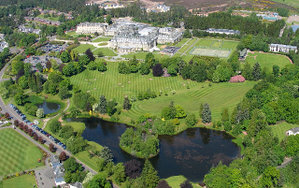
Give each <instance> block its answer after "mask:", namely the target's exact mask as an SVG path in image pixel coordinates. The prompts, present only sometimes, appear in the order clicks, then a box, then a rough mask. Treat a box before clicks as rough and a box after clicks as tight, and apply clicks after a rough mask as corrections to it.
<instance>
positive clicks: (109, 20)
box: [106, 14, 112, 25]
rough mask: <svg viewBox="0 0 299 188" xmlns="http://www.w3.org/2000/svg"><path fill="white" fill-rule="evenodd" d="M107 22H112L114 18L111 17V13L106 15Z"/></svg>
mask: <svg viewBox="0 0 299 188" xmlns="http://www.w3.org/2000/svg"><path fill="white" fill-rule="evenodd" d="M106 23H107V24H109V25H110V24H112V19H111V15H110V14H108V15H107V16H106Z"/></svg>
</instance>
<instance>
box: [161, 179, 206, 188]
mask: <svg viewBox="0 0 299 188" xmlns="http://www.w3.org/2000/svg"><path fill="white" fill-rule="evenodd" d="M165 180H166V181H167V183H168V185H169V186H170V187H172V188H180V185H181V184H182V183H184V182H185V181H186V180H187V178H185V177H184V176H171V177H169V178H167V179H165ZM191 184H192V186H193V187H194V188H200V187H201V186H200V185H198V184H196V183H192V182H191Z"/></svg>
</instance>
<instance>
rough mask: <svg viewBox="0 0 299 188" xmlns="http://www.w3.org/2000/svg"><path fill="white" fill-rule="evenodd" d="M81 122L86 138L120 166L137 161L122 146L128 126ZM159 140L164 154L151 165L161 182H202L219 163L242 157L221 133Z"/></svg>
mask: <svg viewBox="0 0 299 188" xmlns="http://www.w3.org/2000/svg"><path fill="white" fill-rule="evenodd" d="M80 121H84V122H85V124H86V129H85V131H84V132H83V134H82V136H83V137H84V138H85V139H87V140H89V141H94V142H97V143H99V144H100V145H103V146H108V147H109V148H110V149H111V150H112V152H113V154H114V156H115V161H116V162H125V161H127V160H130V159H133V158H134V157H132V156H131V155H129V154H127V153H125V152H123V151H122V150H121V149H120V148H119V146H118V144H119V138H120V136H121V134H122V133H123V132H124V131H125V129H126V128H127V126H126V125H124V124H119V123H111V122H106V121H103V120H100V119H96V118H90V119H81V120H80ZM159 139H160V153H159V155H158V156H156V157H154V158H152V159H151V162H152V164H153V165H154V167H155V168H156V169H157V171H158V173H159V176H160V177H161V178H167V177H169V176H174V175H184V176H185V177H187V178H188V179H189V180H191V181H195V182H197V181H202V180H203V177H204V175H205V174H206V173H208V172H209V170H210V168H211V167H212V166H213V165H214V166H215V165H217V164H218V163H219V161H222V163H224V164H228V163H230V162H231V161H232V160H233V159H234V158H236V157H238V155H239V148H238V147H237V145H236V144H234V143H233V142H232V137H231V136H230V135H228V134H226V133H224V132H220V131H214V130H210V129H204V128H193V129H188V130H186V131H184V132H182V133H180V134H178V135H175V136H159Z"/></svg>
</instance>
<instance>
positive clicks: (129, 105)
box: [123, 96, 131, 110]
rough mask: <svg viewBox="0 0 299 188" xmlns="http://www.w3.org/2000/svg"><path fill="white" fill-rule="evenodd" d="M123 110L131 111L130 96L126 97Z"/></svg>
mask: <svg viewBox="0 0 299 188" xmlns="http://www.w3.org/2000/svg"><path fill="white" fill-rule="evenodd" d="M123 108H124V109H125V110H130V109H131V104H130V100H129V98H128V96H125V99H124V105H123Z"/></svg>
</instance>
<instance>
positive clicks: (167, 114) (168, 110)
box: [161, 101, 177, 120]
mask: <svg viewBox="0 0 299 188" xmlns="http://www.w3.org/2000/svg"><path fill="white" fill-rule="evenodd" d="M176 114H177V112H176V108H175V107H174V106H173V101H171V102H170V104H169V106H168V107H165V108H163V109H162V112H161V117H162V118H164V119H166V120H169V119H174V118H175V116H176Z"/></svg>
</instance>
